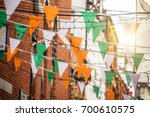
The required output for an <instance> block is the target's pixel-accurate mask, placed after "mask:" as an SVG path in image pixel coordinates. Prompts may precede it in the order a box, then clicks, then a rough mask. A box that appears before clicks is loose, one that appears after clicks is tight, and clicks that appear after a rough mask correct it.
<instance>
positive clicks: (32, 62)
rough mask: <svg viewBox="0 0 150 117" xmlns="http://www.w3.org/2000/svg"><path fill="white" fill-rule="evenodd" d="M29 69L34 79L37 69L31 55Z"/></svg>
mask: <svg viewBox="0 0 150 117" xmlns="http://www.w3.org/2000/svg"><path fill="white" fill-rule="evenodd" d="M31 69H32V73H33V77H35V76H36V73H37V71H38V69H36V65H35V61H34V57H33V55H31Z"/></svg>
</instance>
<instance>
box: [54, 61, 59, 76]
mask: <svg viewBox="0 0 150 117" xmlns="http://www.w3.org/2000/svg"><path fill="white" fill-rule="evenodd" d="M54 68H55V73H58V70H59V68H58V61H57V60H54Z"/></svg>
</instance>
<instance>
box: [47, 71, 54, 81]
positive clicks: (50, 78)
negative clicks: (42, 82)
mask: <svg viewBox="0 0 150 117" xmlns="http://www.w3.org/2000/svg"><path fill="white" fill-rule="evenodd" d="M54 75H55V73H54V72H48V81H49V82H51V80H52V79H53V78H54Z"/></svg>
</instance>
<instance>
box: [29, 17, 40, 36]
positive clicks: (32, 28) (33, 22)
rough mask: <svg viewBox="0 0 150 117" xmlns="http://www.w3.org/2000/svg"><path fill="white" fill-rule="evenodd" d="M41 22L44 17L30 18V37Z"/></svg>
mask: <svg viewBox="0 0 150 117" xmlns="http://www.w3.org/2000/svg"><path fill="white" fill-rule="evenodd" d="M41 21H42V17H40V16H29V26H30V36H32V33H33V32H34V31H35V29H36V27H37V26H38V25H39V24H40V22H41Z"/></svg>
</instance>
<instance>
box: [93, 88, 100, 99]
mask: <svg viewBox="0 0 150 117" xmlns="http://www.w3.org/2000/svg"><path fill="white" fill-rule="evenodd" d="M93 89H94V92H95V94H96V97H97V98H98V95H99V87H97V86H93Z"/></svg>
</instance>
